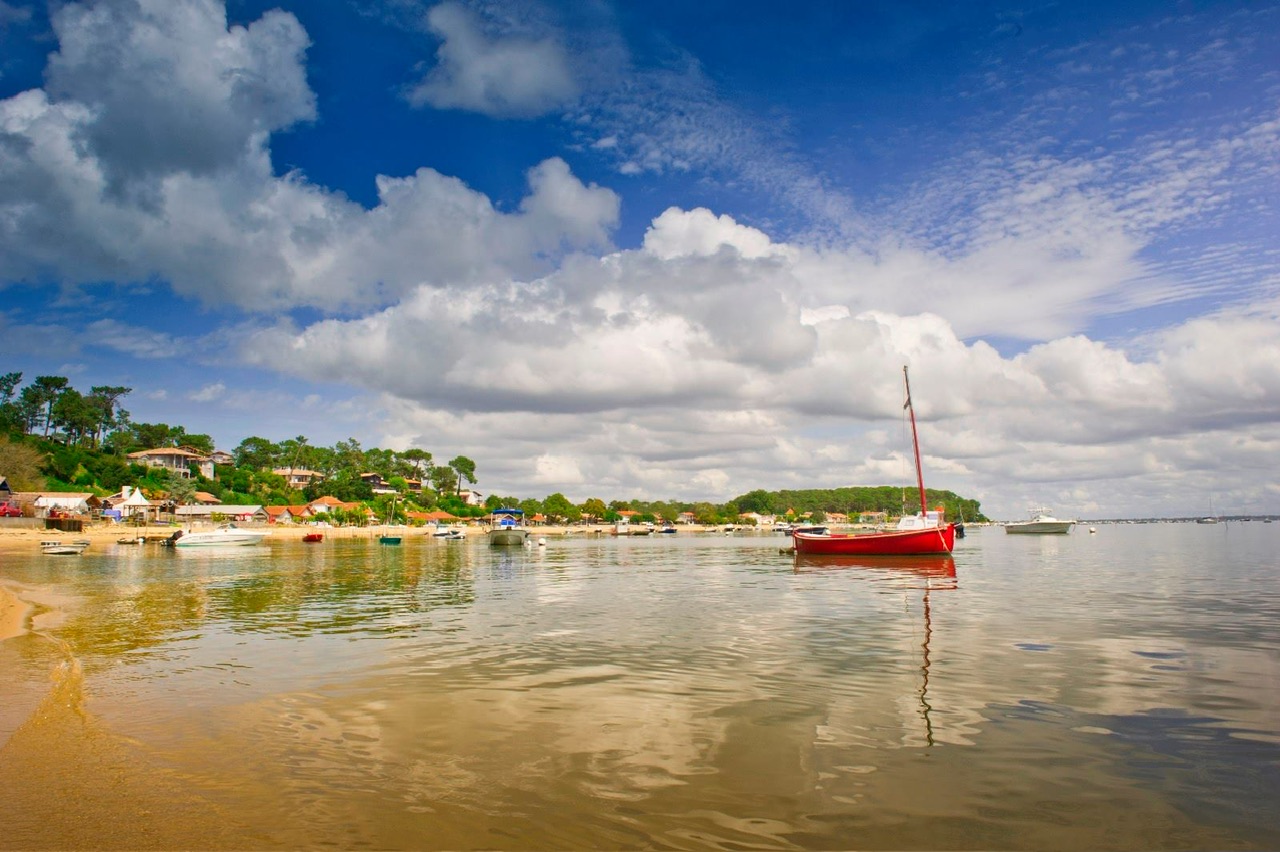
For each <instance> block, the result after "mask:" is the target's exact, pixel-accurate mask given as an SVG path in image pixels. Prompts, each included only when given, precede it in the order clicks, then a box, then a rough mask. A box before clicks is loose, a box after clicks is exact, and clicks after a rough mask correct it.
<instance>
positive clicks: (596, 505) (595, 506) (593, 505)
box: [582, 497, 609, 521]
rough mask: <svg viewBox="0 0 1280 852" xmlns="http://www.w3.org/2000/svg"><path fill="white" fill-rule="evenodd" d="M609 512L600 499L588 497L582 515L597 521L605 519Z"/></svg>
mask: <svg viewBox="0 0 1280 852" xmlns="http://www.w3.org/2000/svg"><path fill="white" fill-rule="evenodd" d="M607 511H609V507H608V506H606V505H605V504H604V501H603V500H601V499H600V498H599V497H588V498H587V499H586V500H585V501H584V502H583V504H582V514H584V515H586V516H587V517H589V518H593V519H595V520H597V521H598V520H600V519H601V518H603V517H604V513H605V512H607Z"/></svg>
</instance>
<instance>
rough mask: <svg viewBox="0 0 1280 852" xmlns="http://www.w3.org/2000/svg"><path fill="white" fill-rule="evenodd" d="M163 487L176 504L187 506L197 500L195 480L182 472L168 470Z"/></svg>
mask: <svg viewBox="0 0 1280 852" xmlns="http://www.w3.org/2000/svg"><path fill="white" fill-rule="evenodd" d="M163 487H164V490H165V492H166V493H167V494H168V495H169V499H170V500H172V501H173V502H174V504H175V505H178V506H186V505H188V504H189V503H191V502H192V501H194V500H195V496H196V490H197V489H196V483H195V480H193V479H189V478H188V477H185V476H183V475H182V474H179V473H174V472H173V471H167V475H166V477H165V480H164V485H163Z"/></svg>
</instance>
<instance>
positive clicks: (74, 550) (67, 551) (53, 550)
mask: <svg viewBox="0 0 1280 852" xmlns="http://www.w3.org/2000/svg"><path fill="white" fill-rule="evenodd" d="M88 547H89V542H88V541H86V540H84V539H76V540H74V541H61V540H59V539H50V540H48V541H42V542H40V551H41V552H42V553H47V554H49V555H50V556H77V555H79V554H81V553H84V551H85V549H87V548H88Z"/></svg>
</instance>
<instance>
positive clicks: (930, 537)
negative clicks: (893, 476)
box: [791, 367, 956, 556]
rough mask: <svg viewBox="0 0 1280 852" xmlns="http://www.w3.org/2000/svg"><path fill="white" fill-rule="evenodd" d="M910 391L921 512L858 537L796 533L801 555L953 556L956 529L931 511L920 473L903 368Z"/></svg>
mask: <svg viewBox="0 0 1280 852" xmlns="http://www.w3.org/2000/svg"><path fill="white" fill-rule="evenodd" d="M902 380H903V382H904V384H905V385H906V389H907V402H906V404H905V405H903V408H905V409H907V411H908V412H910V414H911V444H912V447H913V448H914V449H915V458H916V484H917V485H918V486H919V487H920V511H919V512H918V513H917V514H915V515H908V516H904V517H903V518H902V520H901V521H899V522H898V527H897V529H892V530H885V531H884V532H872V533H862V534H854V535H840V534H835V535H821V534H815V533H803V532H797V533H793V534H792V536H791V540H792V541H793V542H794V544H795V551H796V553H797V554H805V555H822V556H923V555H930V554H939V553H950V552H951V551H952V549H954V548H955V546H956V526H955V524H950V523H947V522H946V521H944V520H943V518H942V512H941V511H934V512H931V511H929V507H928V505H927V503H926V502H925V496H924V474H923V473H922V472H921V470H920V439H919V438H918V437H917V435H916V411H915V408H913V407H912V405H911V379H910V378H909V377H908V375H907V368H906V367H903V368H902Z"/></svg>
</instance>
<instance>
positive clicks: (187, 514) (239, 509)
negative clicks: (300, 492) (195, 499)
mask: <svg viewBox="0 0 1280 852" xmlns="http://www.w3.org/2000/svg"><path fill="white" fill-rule="evenodd" d="M173 513H174V515H175V516H176V517H177V518H178V520H179V521H188V522H189V521H212V520H213V516H214V515H218V516H219V517H222V518H227V519H228V520H233V521H240V522H241V523H261V524H265V523H267V522H268V521H269V520H270V516H269V515H268V514H267V510H266V508H265V507H264V506H261V505H256V506H233V505H223V504H219V505H216V506H202V505H196V506H176V507H174V510H173Z"/></svg>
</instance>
